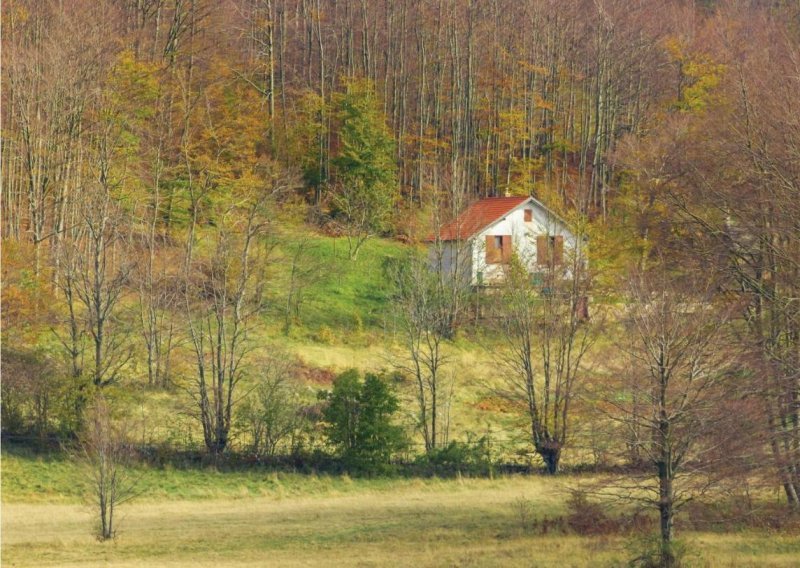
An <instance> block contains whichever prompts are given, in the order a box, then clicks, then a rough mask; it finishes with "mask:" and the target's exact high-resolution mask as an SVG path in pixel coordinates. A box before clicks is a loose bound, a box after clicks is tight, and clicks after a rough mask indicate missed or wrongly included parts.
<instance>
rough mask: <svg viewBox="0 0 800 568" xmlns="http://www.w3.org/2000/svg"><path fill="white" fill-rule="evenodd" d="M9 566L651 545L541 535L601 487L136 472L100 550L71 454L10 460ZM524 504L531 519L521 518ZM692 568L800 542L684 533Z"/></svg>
mask: <svg viewBox="0 0 800 568" xmlns="http://www.w3.org/2000/svg"><path fill="white" fill-rule="evenodd" d="M2 458H3V461H2V474H3V494H2V496H3V502H2V561H3V565H4V566H110V565H111V566H145V565H147V566H185V565H193V566H576V567H577V566H624V565H626V564H627V562H628V561H629V560H630V559H631V557H632V556H633V555H635V554H636V550H637V547H638V546H641V541H642V539H643V536H642V535H630V534H624V535H594V536H582V535H579V534H574V533H573V532H571V531H568V530H567V531H562V530H554V531H547V530H546V529H545V530H542V528H541V524H540V525H538V526H539V528H533V529H532V528H531V522H533V524H536V522H539V523H541V522H542V521H543V520H544V519H548V518H549V519H553V518H556V517H559V516H561V515H564V514H565V512H566V510H567V509H566V503H567V500H568V497H569V489H570V488H572V487H576V486H578V485H580V484H581V483H583V482H586V481H588V480H589V479H590V478H588V477H586V476H579V475H563V476H559V477H556V478H549V477H544V476H540V475H532V476H500V477H496V478H494V479H469V478H456V479H437V478H428V479H419V478H415V479H404V478H378V479H358V478H350V477H348V476H327V475H313V474H311V475H301V474H293V473H277V472H273V471H269V470H260V469H251V470H247V471H229V472H221V471H216V470H213V469H155V468H141V469H140V470H137V475H138V476H139V477H140V482H139V488H140V490H141V494H140V495H139V497H138V498H137V499H135V500H134V501H132V502H131V503H129V504H128V505H126V506H123V507H122V508H120V509H119V515H120V517H119V525H118V533H117V537H116V539H114V540H113V541H111V542H100V541H98V540H96V539H95V537H94V536H93V529H94V525H93V523H94V517H93V510H92V509H91V507H90V505H89V504H88V502H87V501H86V500H85V495H86V492H87V483H88V482H87V480H86V478H85V476H84V475H83V474H82V472H81V470H80V468H78V467H77V466H76V465H75V464H74V463H73V462H71V461H69V460H68V459H65V458H64V457H63V456H61V455H60V454H54V455H50V456H41V455H40V456H36V455H32V454H30V453H28V452H17V451H11V452H9V451H7V450H6V451H4V453H3V456H2ZM522 502H524V503H525V504H526V510H527V511H528V513H529V515H532V518H528V519H527V520H526V519H523V518H522V517H521V516H520V506H519V504H520V503H522ZM679 538H680V539H681V540H682V541H683V542H684V544H685V545H686V547H687V549H688V551H689V556H688V557H687V560H688V563H689V565H691V566H754V567H755V566H787V567H788V566H796V565H797V562H798V558H800V539H798V538H797V535H796V534H794V533H792V532H790V531H774V530H773V531H767V530H765V529H752V528H751V529H741V530H735V531H730V532H718V531H715V530H713V529H709V530H707V531H695V530H693V531H684V532H681V533H680V534H679Z"/></svg>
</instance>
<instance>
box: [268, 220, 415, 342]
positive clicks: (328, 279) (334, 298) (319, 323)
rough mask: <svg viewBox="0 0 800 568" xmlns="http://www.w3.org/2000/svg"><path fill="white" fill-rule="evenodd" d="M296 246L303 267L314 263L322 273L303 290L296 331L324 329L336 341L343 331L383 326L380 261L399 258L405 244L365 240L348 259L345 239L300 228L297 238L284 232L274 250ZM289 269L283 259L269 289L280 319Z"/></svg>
mask: <svg viewBox="0 0 800 568" xmlns="http://www.w3.org/2000/svg"><path fill="white" fill-rule="evenodd" d="M300 245H302V247H303V250H304V251H305V254H306V259H307V260H306V261H305V262H307V263H308V264H307V265H315V266H317V267H319V269H320V271H321V274H320V275H319V278H315V279H314V280H315V281H314V282H313V283H312V284H311V285H309V286H308V288H307V289H306V290H305V297H306V300H305V302H304V303H303V307H302V310H301V321H300V324H301V326H300V328H299V331H298V333H301V334H302V333H303V332H306V333H308V334H310V335H317V334H318V333H319V331H320V329H321V328H323V327H326V328H328V329H329V330H331V331H332V332H333V339H334V340H337V339H340V338H341V337H342V334H349V335H352V334H356V335H357V334H359V333H361V332H362V331H364V330H367V331H377V330H382V329H383V328H384V326H385V325H386V324H387V318H388V316H389V314H388V310H387V308H388V301H387V300H388V299H387V286H386V284H385V282H384V278H383V265H384V262H385V260H386V259H387V258H390V257H399V256H402V255H403V254H405V253H406V252H407V251H408V250H409V247H408V246H406V245H403V244H401V243H398V242H396V241H390V240H385V239H371V240H369V241H367V242H366V243H365V244H364V246H363V247H362V249H361V251H360V252H359V255H358V258H357V259H356V260H350V258H349V255H348V249H347V239H345V238H333V237H326V236H322V235H318V234H313V233H307V232H303V234H302V235H301V236H298V235H297V234H295V233H289V234H287V235H284V237H283V238H282V239H281V241H280V244H279V247H278V249H279V253H280V254H281V255H283V256H284V257H291V255H292V254H293V253H294V250H295V249H296V247H297V246H300ZM289 270H290V265H287V264H286V263H284V265H283V266H281V267H279V272H278V273H277V274H276V278H275V281H274V283H273V284H274V285H273V286H272V288H271V291H272V300H273V301H272V308H273V312H274V313H275V315H276V316H278V317H277V318H276V319H281V318H283V312H282V310H283V309H284V304H283V302H284V298H285V284H286V282H287V280H288V276H289V274H288V273H289ZM281 321H282V320H281Z"/></svg>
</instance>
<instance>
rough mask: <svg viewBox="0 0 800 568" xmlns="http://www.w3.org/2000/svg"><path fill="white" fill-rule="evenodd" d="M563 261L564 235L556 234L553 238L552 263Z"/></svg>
mask: <svg viewBox="0 0 800 568" xmlns="http://www.w3.org/2000/svg"><path fill="white" fill-rule="evenodd" d="M562 262H564V237H562V236H561V235H557V236H556V237H555V239H553V263H554V264H561V263H562Z"/></svg>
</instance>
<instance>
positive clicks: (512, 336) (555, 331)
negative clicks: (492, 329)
mask: <svg viewBox="0 0 800 568" xmlns="http://www.w3.org/2000/svg"><path fill="white" fill-rule="evenodd" d="M552 243H553V244H547V242H545V247H544V250H539V251H537V257H538V258H537V259H536V261H535V262H536V265H537V267H536V271H534V272H530V268H531V263H530V261H529V259H520V258H519V257H518V256H517V255H514V256H513V257H512V259H511V262H510V263H509V265H508V266H507V270H506V276H505V282H504V284H503V286H502V289H501V290H500V292H499V297H498V298H497V300H498V301H497V303H496V307H497V316H498V317H497V323H498V325H499V329H500V332H501V334H502V336H503V338H504V342H505V347H504V348H502V349H501V350H500V351H499V352H498V357H499V360H500V361H501V362H502V363H503V364H504V366H505V367H506V369H508V371H509V375H508V378H507V388H506V389H503V390H501V392H500V394H501V395H502V396H505V397H507V398H509V399H511V400H513V401H516V402H518V403H520V404H521V405H522V406H523V407H524V408H525V414H526V415H527V419H528V425H529V433H530V437H531V442H532V444H533V447H534V449H535V451H536V453H538V454H539V456H541V458H542V460H543V461H544V463H545V465H546V467H547V471H548V472H549V473H556V472H557V471H558V466H559V463H560V460H561V453H562V451H563V449H564V447H565V446H566V444H567V442H568V440H569V433H570V410H571V407H572V403H573V398H574V397H575V396H576V392H577V388H578V386H579V383H580V381H581V380H582V379H583V377H584V376H585V370H584V369H583V368H582V364H583V360H584V355H586V352H587V351H588V349H589V348H590V347H591V345H592V344H593V342H594V340H595V338H596V334H595V333H593V331H594V330H595V329H596V328H597V325H596V324H593V323H590V322H589V321H588V294H589V286H590V276H589V271H588V266H587V261H586V257H585V245H584V243H583V242H582V240H580V239H579V240H578V241H577V243H576V246H575V247H574V249H573V250H572V251H569V253H566V254H565V253H564V252H563V250H561V249H563V245H561V247H560V248H559V249H555V248H553V250H550V251H548V250H547V248H546V247H548V246H550V247H558V246H559V245H558V243H559V241H558V240H557V239H554V240H553V241H552ZM539 248H543V247H539Z"/></svg>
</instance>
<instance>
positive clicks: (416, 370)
mask: <svg viewBox="0 0 800 568" xmlns="http://www.w3.org/2000/svg"><path fill="white" fill-rule="evenodd" d="M387 277H388V279H389V281H390V283H391V285H392V286H393V288H394V296H393V305H394V311H395V314H396V317H397V320H398V323H399V327H400V329H401V333H402V337H403V346H404V351H405V353H404V356H403V357H402V362H400V363H398V365H397V366H398V367H399V368H400V369H401V370H402V371H404V372H406V373H408V374H410V375H411V376H412V377H413V380H414V384H415V399H416V405H417V427H418V428H419V430H420V432H421V433H422V436H423V439H424V442H425V450H426V451H431V450H434V449H436V448H438V447H440V446H442V445H444V444H446V443H447V438H448V435H449V423H450V404H451V401H452V396H453V388H454V385H453V382H452V378H451V377H449V376H448V375H447V374H446V373H445V370H444V368H445V366H446V365H447V362H448V360H449V358H448V356H447V354H446V352H445V351H446V350H445V345H446V342H447V338H448V337H450V335H451V332H452V327H451V324H452V322H451V319H450V312H449V310H448V309H447V308H446V300H447V298H446V297H445V296H444V295H443V294H441V289H440V288H439V287H438V278H437V274H436V272H435V269H433V267H431V266H430V263H429V262H428V259H426V258H424V257H422V258H421V257H419V256H418V255H415V254H413V253H412V254H411V255H409V256H408V257H407V258H406V259H404V260H402V261H400V262H397V263H393V264H391V265H390V266H389V267H388V269H387Z"/></svg>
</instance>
